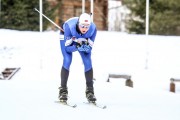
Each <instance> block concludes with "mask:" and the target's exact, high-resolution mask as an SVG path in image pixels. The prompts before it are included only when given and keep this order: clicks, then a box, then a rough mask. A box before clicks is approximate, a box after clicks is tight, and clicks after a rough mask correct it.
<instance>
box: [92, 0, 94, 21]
mask: <svg viewBox="0 0 180 120" xmlns="http://www.w3.org/2000/svg"><path fill="white" fill-rule="evenodd" d="M91 13H92V15H91V19H92V22H93V14H94V0H91Z"/></svg>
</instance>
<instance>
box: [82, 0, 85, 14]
mask: <svg viewBox="0 0 180 120" xmlns="http://www.w3.org/2000/svg"><path fill="white" fill-rule="evenodd" d="M82 13H85V0H82Z"/></svg>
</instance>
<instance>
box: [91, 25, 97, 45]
mask: <svg viewBox="0 0 180 120" xmlns="http://www.w3.org/2000/svg"><path fill="white" fill-rule="evenodd" d="M96 34H97V29H96V28H95V29H94V33H93V35H92V36H91V37H90V39H91V40H92V41H93V42H94V41H95V38H96Z"/></svg>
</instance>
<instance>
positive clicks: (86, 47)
mask: <svg viewBox="0 0 180 120" xmlns="http://www.w3.org/2000/svg"><path fill="white" fill-rule="evenodd" d="M91 49H92V48H91V47H90V46H89V45H81V47H78V51H81V52H82V51H83V52H86V53H90V52H91Z"/></svg>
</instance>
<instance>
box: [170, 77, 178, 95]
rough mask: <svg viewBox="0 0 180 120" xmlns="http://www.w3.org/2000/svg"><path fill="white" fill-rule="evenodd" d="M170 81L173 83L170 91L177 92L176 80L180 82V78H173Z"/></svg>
mask: <svg viewBox="0 0 180 120" xmlns="http://www.w3.org/2000/svg"><path fill="white" fill-rule="evenodd" d="M170 81H171V83H170V92H174V93H175V89H176V85H175V82H180V79H176V78H171V79H170Z"/></svg>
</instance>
